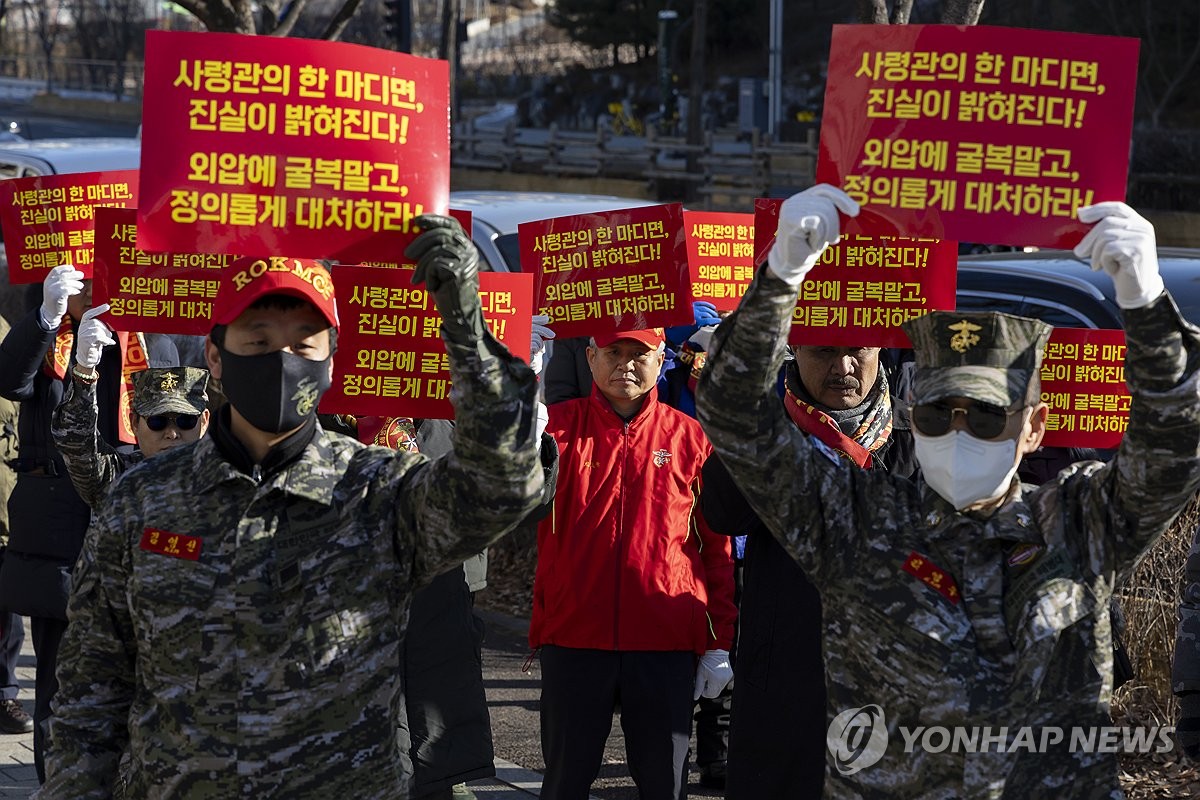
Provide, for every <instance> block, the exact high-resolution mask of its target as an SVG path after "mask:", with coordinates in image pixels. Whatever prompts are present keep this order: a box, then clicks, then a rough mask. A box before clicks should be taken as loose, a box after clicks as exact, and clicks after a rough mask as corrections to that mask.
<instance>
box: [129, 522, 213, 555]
mask: <svg viewBox="0 0 1200 800" xmlns="http://www.w3.org/2000/svg"><path fill="white" fill-rule="evenodd" d="M141 548H142V549H143V550H145V551H146V552H148V553H158V554H160V555H164V556H171V557H172V558H186V559H187V560H188V561H197V560H199V558H200V537H198V536H184V535H183V534H182V533H171V532H170V531H164V530H160V529H158V528H146V529H145V530H144V531H142V543H141Z"/></svg>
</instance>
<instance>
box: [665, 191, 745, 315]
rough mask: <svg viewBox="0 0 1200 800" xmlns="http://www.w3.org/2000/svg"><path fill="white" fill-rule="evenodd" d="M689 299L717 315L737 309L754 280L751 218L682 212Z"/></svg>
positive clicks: (706, 212) (728, 213) (712, 212)
mask: <svg viewBox="0 0 1200 800" xmlns="http://www.w3.org/2000/svg"><path fill="white" fill-rule="evenodd" d="M683 230H684V233H685V235H686V236H687V247H688V270H689V271H690V272H691V275H692V299H693V300H707V301H708V302H710V303H712V304H713V306H714V307H715V308H716V309H717V310H718V311H732V310H733V309H735V308H737V305H738V303H739V302H740V301H741V299H742V295H744V294H745V293H746V287H747V286H749V285H750V281H751V280H753V279H754V215H753V214H737V213H730V212H724V211H684V212H683Z"/></svg>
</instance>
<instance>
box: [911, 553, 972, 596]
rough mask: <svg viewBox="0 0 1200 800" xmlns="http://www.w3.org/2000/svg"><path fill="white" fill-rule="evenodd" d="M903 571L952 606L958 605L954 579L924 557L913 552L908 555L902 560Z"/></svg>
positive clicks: (956, 586) (956, 587)
mask: <svg viewBox="0 0 1200 800" xmlns="http://www.w3.org/2000/svg"><path fill="white" fill-rule="evenodd" d="M904 571H905V572H907V573H908V574H909V575H912V576H913V577H914V578H916V579H917V580H919V581H920V582H921V583H923V584H925V585H926V586H928V587H929V588H931V589H934V590H935V591H937V592H938V593H939V594H941V596H942V597H944V598H946V599H947V600H949V601H950V602H951V603H954V605H958V601H959V595H958V585H957V584H955V582H954V579H953V578H951V577H950V576H949V575H948V574H946V571H945V570H944V569H942V568H941V567H939V566H938V565H936V564H934V563H933V562H932V561H930V560H929V559H928V558H926V557H925V556H923V555H921V554H920V553H918V552H917V551H915V550H914V551H913V552H911V553H909V554H908V558H906V559H904Z"/></svg>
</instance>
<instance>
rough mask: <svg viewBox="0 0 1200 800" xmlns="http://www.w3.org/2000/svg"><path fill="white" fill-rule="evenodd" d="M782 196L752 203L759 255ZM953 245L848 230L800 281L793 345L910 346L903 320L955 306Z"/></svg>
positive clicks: (767, 241)
mask: <svg viewBox="0 0 1200 800" xmlns="http://www.w3.org/2000/svg"><path fill="white" fill-rule="evenodd" d="M780 205H781V201H780V200H775V199H759V200H756V201H755V203H754V230H755V236H756V239H757V241H756V243H755V250H756V252H758V253H759V255H760V257H761V258H764V259H765V257H766V252H767V249H768V247H769V245H770V243H771V240H772V239H773V238H774V235H775V229H776V228H777V227H778V224H779V206H780ZM957 264H958V245H957V243H955V242H943V241H937V240H931V239H906V238H900V237H883V236H880V237H874V236H859V235H851V234H847V235H845V236H843V237H842V238H841V239H840V240H839V241H838V242H837V244H834V245H831V246H830V247H828V248H826V249H825V251H824V252H823V253H822V254H821V259H820V261H818V262H817V265H816V266H815V267H813V269H812V271H811V272H810V273H809V274H808V277H807V278H806V280H805V281H804V282H803V283H801V284H800V289H799V294H798V297H797V298H796V308H795V310H794V311H793V312H792V328H791V332H790V334H789V335H788V341H789V342H791V343H792V344H810V345H827V346H837V347H911V346H912V345H911V343H910V342H909V341H908V337H907V336H906V335H905V334H904V331H903V330H902V329H901V327H900V326H901V325H903V324H904V323H905V322H907V321H908V320H910V319H915V318H916V317H920V316H923V315H925V314H928V313H929V312H930V311H941V310H946V309H952V308H954V303H955V297H954V295H955V285H956V282H957V269H956V268H957Z"/></svg>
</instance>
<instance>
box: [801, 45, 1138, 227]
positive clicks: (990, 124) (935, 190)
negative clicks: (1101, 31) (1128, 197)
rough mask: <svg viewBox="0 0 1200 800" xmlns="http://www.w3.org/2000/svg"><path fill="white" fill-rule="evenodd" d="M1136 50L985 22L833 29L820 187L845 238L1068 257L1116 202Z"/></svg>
mask: <svg viewBox="0 0 1200 800" xmlns="http://www.w3.org/2000/svg"><path fill="white" fill-rule="evenodd" d="M1137 61H1138V40H1137V39H1129V38H1119V37H1113V36H1092V35H1087V34H1074V33H1061V32H1051V31H1037V30H1026V29H1010V28H993V27H987V26H982V25H977V26H969V27H957V26H951V25H884V26H880V25H835V26H834V29H833V42H832V45H831V47H830V53H829V77H828V79H827V81H826V84H825V87H826V88H825V110H824V116H823V119H822V122H821V146H820V152H819V155H818V160H817V180H818V181H821V182H824V183H832V184H834V185H835V186H840V187H842V188H843V189H844V190H845V191H846V193H847V194H849V195H850V196H851V197H853V198H854V199H855V200H857V201H858V202H859V203H860V204H861V205H862V213H861V214H860V215H859V216H858V217H857V218H856V219H852V220H848V221H847V222H846V223H845V232H848V233H866V234H873V235H904V236H919V237H930V238H937V239H957V240H959V241H965V242H981V243H987V244H1011V245H1039V246H1046V247H1072V246H1074V245H1075V244H1076V243H1078V241H1079V239H1080V238H1082V236H1083V233H1084V232H1085V231H1086V230H1087V227H1088V226H1085V225H1083V224H1081V223H1080V222H1079V221H1078V220H1077V219H1076V215H1075V212H1076V209H1077V208H1078V207H1079V206H1081V205H1088V204H1090V203H1096V202H1100V201H1104V200H1123V199H1124V198H1125V181H1126V172H1127V170H1128V166H1129V142H1130V137H1131V134H1132V130H1133V99H1134V89H1135V84H1136V80H1137Z"/></svg>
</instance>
